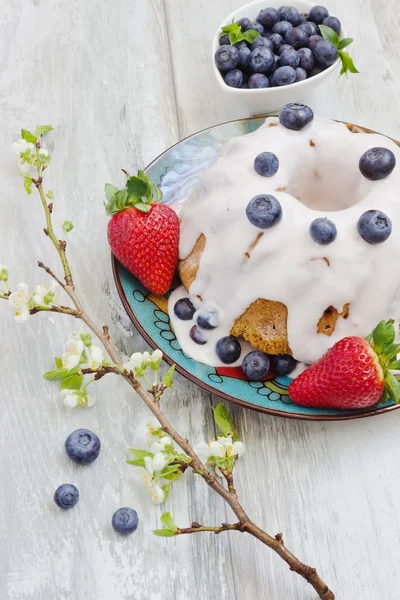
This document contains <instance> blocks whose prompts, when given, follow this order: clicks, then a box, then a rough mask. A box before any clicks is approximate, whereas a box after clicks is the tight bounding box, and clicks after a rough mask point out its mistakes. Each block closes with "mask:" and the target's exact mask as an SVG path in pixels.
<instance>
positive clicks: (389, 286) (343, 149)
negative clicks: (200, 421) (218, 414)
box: [169, 117, 400, 366]
mask: <svg viewBox="0 0 400 600" xmlns="http://www.w3.org/2000/svg"><path fill="white" fill-rule="evenodd" d="M272 124H274V125H276V126H271V125H272ZM310 141H312V143H313V144H314V145H311V144H310ZM374 146H383V147H386V148H389V149H390V150H392V151H393V152H394V154H395V156H396V159H397V167H396V168H395V170H394V171H393V173H392V174H391V175H389V176H388V177H387V178H385V179H383V180H381V181H369V180H367V179H366V178H365V177H363V176H362V174H361V173H360V170H359V167H358V163H359V159H360V157H361V155H362V154H363V153H364V152H365V151H366V150H368V149H369V148H372V147H374ZM265 151H269V152H273V153H274V154H276V156H277V157H278V159H279V170H278V172H277V173H276V174H275V175H274V176H273V177H269V178H267V177H261V176H260V175H258V174H257V172H256V171H255V170H254V159H255V157H256V156H257V155H258V154H259V153H260V152H265ZM278 188H286V191H285V192H283V191H276V190H277V189H278ZM258 194H272V195H274V196H275V197H276V198H277V199H278V200H279V202H280V203H281V206H282V219H281V221H280V222H279V223H278V224H277V225H276V226H274V227H272V228H271V229H267V230H264V235H263V236H262V238H261V239H260V240H259V242H258V244H257V245H256V247H255V248H254V249H253V250H252V251H251V253H250V254H251V256H250V259H248V258H246V257H245V253H246V252H247V250H248V249H249V247H250V246H251V244H252V243H253V242H254V240H255V238H256V237H257V235H258V234H259V233H260V232H261V231H262V230H260V229H258V228H256V227H255V226H254V225H252V224H251V223H250V222H249V221H248V219H247V217H246V212H245V211H246V206H247V204H248V202H249V201H250V200H251V198H253V197H254V196H256V195H258ZM300 200H301V201H300ZM369 209H378V210H381V211H382V212H384V213H385V214H386V215H388V216H389V217H390V219H391V221H392V226H393V231H392V235H391V236H390V237H389V238H388V240H386V242H384V243H382V244H378V245H371V244H368V243H366V242H365V241H364V240H363V239H362V238H361V237H360V236H359V234H358V233H357V221H358V219H359V217H360V216H361V215H362V213H363V212H365V211H366V210H369ZM317 217H328V218H329V219H331V220H332V221H333V222H334V223H335V225H336V227H337V238H336V240H335V241H334V242H333V243H331V244H329V245H327V246H321V245H318V244H317V243H315V242H314V241H313V240H312V238H311V236H310V234H309V226H310V223H311V221H313V220H314V219H315V218H317ZM399 232H400V150H399V148H398V147H397V146H396V145H395V144H394V143H393V142H392V141H391V140H389V139H388V138H386V137H384V136H381V135H377V134H368V135H367V134H362V133H358V134H355V133H351V132H350V131H349V130H348V129H347V127H346V126H345V125H344V124H342V123H336V122H334V121H330V120H326V119H322V118H318V117H315V118H314V120H313V122H312V123H311V124H310V125H308V126H307V127H306V128H305V129H303V130H302V131H291V130H289V129H286V128H284V127H283V126H282V125H280V124H279V121H278V119H277V118H275V117H270V118H268V119H267V120H266V123H265V124H264V125H263V126H262V127H261V128H260V129H258V130H257V131H256V132H254V133H251V134H248V135H245V136H242V137H239V138H234V139H232V140H231V141H230V142H229V143H228V144H227V145H226V147H225V149H224V151H223V154H222V155H221V157H220V158H219V160H218V161H217V162H216V163H215V164H214V165H213V166H212V167H211V168H210V169H209V170H208V171H207V172H205V173H204V175H203V176H202V178H201V180H200V182H199V185H198V187H197V188H196V190H195V191H194V193H193V194H192V196H191V197H190V198H189V199H188V201H187V202H186V203H185V206H184V209H183V214H182V222H181V240H180V258H181V259H184V258H186V257H187V256H188V255H189V254H190V253H191V251H192V249H193V247H194V245H195V243H196V240H197V239H198V237H199V236H200V235H201V234H202V233H203V234H204V235H205V237H206V240H207V243H206V247H205V250H204V251H203V254H202V256H201V260H200V266H199V270H198V273H197V276H196V279H195V281H194V282H193V283H192V285H191V288H190V290H189V291H190V297H191V298H192V299H194V298H196V296H201V298H202V299H203V303H202V306H205V307H206V306H212V307H214V308H216V309H217V310H218V312H219V318H220V325H219V327H218V328H217V329H215V330H213V331H212V332H208V333H207V335H208V336H209V341H208V342H207V344H205V345H203V346H199V345H197V344H195V343H194V342H193V341H192V340H191V339H190V337H189V330H190V327H191V326H192V325H193V322H185V321H180V320H179V319H177V317H176V316H175V314H174V311H173V306H174V304H175V302H176V300H177V299H178V298H179V297H182V296H183V295H185V291H184V289H183V288H179V289H178V290H176V291H175V292H174V293H173V294H172V295H171V298H170V302H169V314H170V317H171V322H172V325H173V328H174V330H175V332H176V335H177V338H178V341H179V343H180V344H181V347H182V349H183V350H184V352H185V353H187V354H188V355H189V356H191V357H193V358H194V359H196V360H199V361H200V362H203V363H206V364H209V365H213V366H217V365H219V364H221V363H220V361H219V359H218V357H217V355H216V353H215V343H216V341H217V340H218V339H219V338H221V337H223V336H225V335H229V331H230V329H231V327H232V325H233V323H234V321H235V319H236V318H237V317H238V316H240V315H241V314H242V313H243V312H244V311H245V310H246V309H247V308H248V307H249V306H250V304H251V303H252V302H254V301H255V300H257V299H258V298H265V299H268V300H274V301H278V302H282V303H284V304H285V305H286V306H287V308H288V323H287V328H288V340H289V345H290V348H291V349H292V352H293V355H294V357H295V358H296V359H297V360H299V361H301V362H305V363H312V362H315V361H316V360H318V359H319V358H320V357H321V356H322V355H323V354H324V353H325V352H326V350H327V349H328V348H329V347H331V346H332V345H333V344H334V343H335V342H336V341H338V340H339V339H341V338H343V337H345V336H347V335H358V336H362V337H364V336H366V335H367V334H368V333H369V332H370V331H371V330H372V329H373V327H375V326H376V324H377V323H378V322H379V321H380V320H382V319H386V318H391V317H393V318H396V319H397V318H398V306H399V301H400V261H399V258H400V235H399ZM324 257H326V258H328V260H329V263H330V264H329V266H328V264H327V263H326V261H324V260H323V259H324ZM347 303H349V304H350V312H349V317H348V318H347V320H344V319H342V318H339V319H338V321H337V324H336V328H335V331H334V333H333V335H332V336H331V337H328V336H326V335H323V334H319V333H317V323H318V321H319V319H320V317H321V315H322V314H323V312H324V310H325V309H326V308H327V307H328V306H334V307H336V308H337V309H338V310H339V312H340V311H341V310H342V308H343V306H344V305H345V304H347ZM196 308H200V306H199V304H198V301H197V300H196ZM245 351H248V345H247V344H246V345H245V348H244V349H243V353H244V352H245ZM242 355H243V354H242ZM238 362H239V363H240V362H241V359H240V360H239V361H238Z"/></svg>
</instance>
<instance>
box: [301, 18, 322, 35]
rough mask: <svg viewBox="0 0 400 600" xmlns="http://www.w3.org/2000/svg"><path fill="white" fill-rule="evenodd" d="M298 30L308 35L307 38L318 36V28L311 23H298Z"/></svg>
mask: <svg viewBox="0 0 400 600" xmlns="http://www.w3.org/2000/svg"><path fill="white" fill-rule="evenodd" d="M299 28H300V29H302V30H303V31H305V32H306V34H307V35H308V37H311V36H312V35H318V34H319V29H318V27H317V26H316V24H315V23H313V22H312V21H306V22H305V23H300V25H299Z"/></svg>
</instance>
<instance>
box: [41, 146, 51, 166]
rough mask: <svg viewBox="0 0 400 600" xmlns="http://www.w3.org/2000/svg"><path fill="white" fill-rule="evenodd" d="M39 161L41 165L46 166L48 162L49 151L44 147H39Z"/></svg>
mask: <svg viewBox="0 0 400 600" xmlns="http://www.w3.org/2000/svg"><path fill="white" fill-rule="evenodd" d="M38 154H39V162H40V164H41V165H42V166H45V165H46V166H47V165H48V164H49V162H50V158H51V156H50V153H49V151H48V150H46V149H45V148H40V150H39V152H38Z"/></svg>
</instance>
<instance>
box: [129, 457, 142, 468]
mask: <svg viewBox="0 0 400 600" xmlns="http://www.w3.org/2000/svg"><path fill="white" fill-rule="evenodd" d="M126 462H127V463H128V465H134V466H135V467H143V469H144V468H145V466H146V465H145V464H144V459H143V458H136V459H132V460H127V461H126Z"/></svg>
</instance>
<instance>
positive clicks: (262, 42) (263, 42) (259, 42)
mask: <svg viewBox="0 0 400 600" xmlns="http://www.w3.org/2000/svg"><path fill="white" fill-rule="evenodd" d="M261 46H264V47H265V48H269V49H270V50H272V48H273V45H272V42H271V41H270V40H269V39H268V38H266V37H259V38H256V39H255V40H254V42H253V43H252V44H251V45H250V49H251V50H255V49H256V48H260V47H261Z"/></svg>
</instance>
